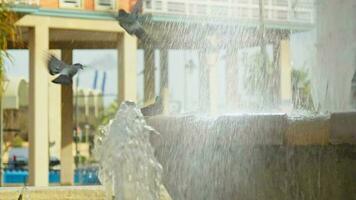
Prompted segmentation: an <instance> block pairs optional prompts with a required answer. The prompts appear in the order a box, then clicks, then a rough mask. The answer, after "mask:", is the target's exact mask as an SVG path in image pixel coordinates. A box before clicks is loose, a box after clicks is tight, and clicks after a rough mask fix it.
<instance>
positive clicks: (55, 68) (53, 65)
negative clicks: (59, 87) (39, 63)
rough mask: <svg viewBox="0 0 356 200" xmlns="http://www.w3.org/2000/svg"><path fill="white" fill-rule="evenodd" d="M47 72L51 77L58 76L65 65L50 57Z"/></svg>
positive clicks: (52, 56)
mask: <svg viewBox="0 0 356 200" xmlns="http://www.w3.org/2000/svg"><path fill="white" fill-rule="evenodd" d="M47 67H48V71H49V73H50V74H51V75H55V74H59V73H60V72H61V71H62V70H63V69H64V67H65V64H64V63H63V62H62V61H60V60H59V59H58V58H56V57H55V56H54V55H50V57H49V59H48V63H47Z"/></svg>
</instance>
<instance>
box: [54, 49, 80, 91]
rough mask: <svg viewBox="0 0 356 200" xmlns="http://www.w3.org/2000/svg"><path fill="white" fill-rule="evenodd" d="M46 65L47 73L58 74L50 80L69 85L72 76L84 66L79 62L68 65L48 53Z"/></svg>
mask: <svg viewBox="0 0 356 200" xmlns="http://www.w3.org/2000/svg"><path fill="white" fill-rule="evenodd" d="M47 67H48V71H49V74H51V75H52V76H53V75H56V74H59V76H58V77H57V78H55V79H54V80H52V82H53V83H56V84H61V85H69V84H72V82H73V80H72V78H73V76H74V75H76V74H77V73H78V71H79V69H83V67H84V66H83V65H82V64H80V63H76V64H74V65H68V64H66V63H64V62H62V61H61V60H59V59H58V58H56V57H55V56H54V55H50V56H49V58H48V63H47Z"/></svg>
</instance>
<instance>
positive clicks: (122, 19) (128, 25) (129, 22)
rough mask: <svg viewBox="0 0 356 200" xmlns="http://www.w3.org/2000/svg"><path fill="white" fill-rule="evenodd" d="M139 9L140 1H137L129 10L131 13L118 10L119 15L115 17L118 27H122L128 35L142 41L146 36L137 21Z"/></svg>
mask: <svg viewBox="0 0 356 200" xmlns="http://www.w3.org/2000/svg"><path fill="white" fill-rule="evenodd" d="M141 7H142V0H138V1H137V3H136V4H135V6H134V7H133V9H132V10H131V13H128V12H126V11H125V10H123V9H120V10H119V15H118V16H117V17H116V19H117V20H118V21H119V24H120V26H122V28H124V29H125V31H126V32H127V33H129V34H130V35H135V36H136V37H137V38H139V39H143V38H145V37H146V36H147V35H146V32H145V30H144V28H143V26H142V25H141V24H140V22H139V21H138V15H139V13H140V11H141Z"/></svg>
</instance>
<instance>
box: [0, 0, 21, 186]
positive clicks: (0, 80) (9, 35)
mask: <svg viewBox="0 0 356 200" xmlns="http://www.w3.org/2000/svg"><path fill="white" fill-rule="evenodd" d="M0 1H1V0H0ZM16 19H17V17H16V15H15V14H14V13H13V12H11V11H10V10H9V5H8V4H6V3H4V2H3V1H1V2H0V185H1V183H2V146H3V145H2V143H3V142H2V141H3V131H2V129H3V127H2V121H3V120H2V97H3V94H4V90H5V84H4V83H5V80H6V74H5V67H4V65H5V63H4V60H5V59H6V58H7V59H10V55H9V54H8V52H7V49H8V43H9V41H12V42H14V43H15V41H16V39H17V33H18V31H17V28H16V26H15V22H16Z"/></svg>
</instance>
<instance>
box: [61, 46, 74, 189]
mask: <svg viewBox="0 0 356 200" xmlns="http://www.w3.org/2000/svg"><path fill="white" fill-rule="evenodd" d="M72 54H73V51H72V49H62V60H63V61H64V62H66V63H68V64H71V63H72V60H73V59H72ZM61 88H62V89H61V95H62V98H61V104H62V141H61V185H73V183H74V158H73V127H74V126H73V88H72V85H67V86H62V87H61Z"/></svg>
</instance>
